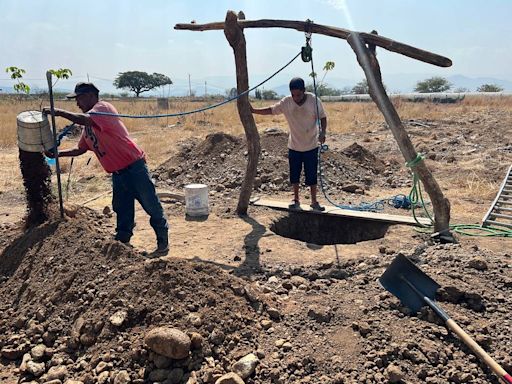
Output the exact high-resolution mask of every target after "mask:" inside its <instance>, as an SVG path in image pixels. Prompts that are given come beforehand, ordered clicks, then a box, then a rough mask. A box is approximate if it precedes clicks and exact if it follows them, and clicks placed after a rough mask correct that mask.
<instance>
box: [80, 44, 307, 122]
mask: <svg viewBox="0 0 512 384" xmlns="http://www.w3.org/2000/svg"><path fill="white" fill-rule="evenodd" d="M300 55H301V52H299V53H298V54H297V55H296V56H295V57H294V58H293V59H291V60H290V61H289V62H288V63H287V64H285V65H284V66H283V67H281V68H280V69H279V70H278V71H277V72H275V73H274V74H272V75H271V76H270V77H268V78H266V79H265V80H263V81H262V82H261V83H259V84H258V85H256V86H254V87H252V88H250V89H248V90H247V91H244V92H242V93H240V94H239V95H237V96H235V97H232V98H230V99H227V100H224V101H221V102H220V103H217V104H213V105H209V106H207V107H204V108H199V109H195V110H193V111H187V112H179V113H167V114H163V115H124V114H118V113H108V112H90V113H89V114H90V115H95V116H116V117H126V118H129V119H158V118H161V117H176V116H185V115H191V114H193V113H198V112H204V111H207V110H209V109H213V108H217V107H220V106H221V105H224V104H227V103H229V102H231V101H233V100H236V99H239V98H240V97H242V96H244V95H246V94H248V93H249V92H252V91H254V90H255V89H256V88H258V87H260V86H261V85H263V84H265V83H266V82H267V81H269V80H270V79H272V78H273V77H274V76H275V75H277V74H278V73H279V72H281V71H282V70H283V69H285V68H286V67H287V66H289V65H290V64H291V63H293V62H294V61H295V59H296V58H297V57H299V56H300Z"/></svg>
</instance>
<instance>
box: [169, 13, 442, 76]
mask: <svg viewBox="0 0 512 384" xmlns="http://www.w3.org/2000/svg"><path fill="white" fill-rule="evenodd" d="M238 25H239V26H240V27H241V28H288V29H295V30H297V31H301V32H306V31H308V32H311V33H318V34H320V35H325V36H331V37H336V38H339V39H344V40H346V39H347V38H348V36H349V35H350V34H351V33H352V31H350V30H348V29H343V28H337V27H330V26H327V25H321V24H315V23H313V22H307V21H293V20H271V19H262V20H238ZM174 29H179V30H189V31H212V30H223V29H224V22H223V21H220V22H214V23H207V24H196V23H189V24H176V25H175V26H174ZM359 36H360V37H361V38H362V39H363V41H364V42H365V43H366V44H372V45H376V46H378V47H381V48H384V49H386V50H388V51H391V52H396V53H400V54H402V55H404V56H407V57H410V58H412V59H416V60H420V61H423V62H425V63H429V64H433V65H437V66H439V67H450V66H451V65H452V61H451V60H450V59H449V58H447V57H444V56H441V55H438V54H435V53H432V52H429V51H425V50H423V49H419V48H416V47H413V46H411V45H407V44H403V43H399V42H398V41H394V40H391V39H388V38H387V37H383V36H380V35H375V34H371V33H359Z"/></svg>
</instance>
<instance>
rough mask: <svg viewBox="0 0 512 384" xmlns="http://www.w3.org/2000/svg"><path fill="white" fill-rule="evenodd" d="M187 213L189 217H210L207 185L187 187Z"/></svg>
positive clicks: (190, 185)
mask: <svg viewBox="0 0 512 384" xmlns="http://www.w3.org/2000/svg"><path fill="white" fill-rule="evenodd" d="M185 212H186V214H187V215H188V216H208V186H207V185H204V184H189V185H185Z"/></svg>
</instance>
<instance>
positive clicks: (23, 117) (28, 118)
mask: <svg viewBox="0 0 512 384" xmlns="http://www.w3.org/2000/svg"><path fill="white" fill-rule="evenodd" d="M16 121H17V123H18V147H19V148H20V149H22V150H24V151H27V152H42V151H44V150H48V149H51V148H53V135H52V131H51V129H50V123H49V121H48V117H47V116H46V115H44V114H43V113H41V112H39V111H25V112H21V113H20V114H19V115H18V116H17V117H16Z"/></svg>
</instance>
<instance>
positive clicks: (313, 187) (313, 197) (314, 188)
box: [309, 184, 318, 204]
mask: <svg viewBox="0 0 512 384" xmlns="http://www.w3.org/2000/svg"><path fill="white" fill-rule="evenodd" d="M309 188H310V189H311V204H315V203H317V202H318V201H317V199H316V192H317V189H318V188H317V185H316V184H315V185H310V186H309Z"/></svg>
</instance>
